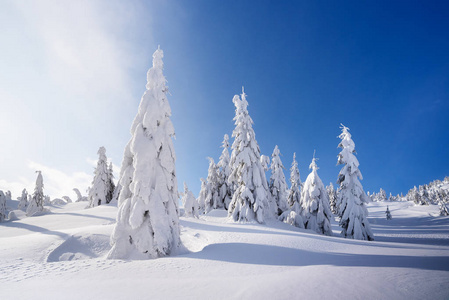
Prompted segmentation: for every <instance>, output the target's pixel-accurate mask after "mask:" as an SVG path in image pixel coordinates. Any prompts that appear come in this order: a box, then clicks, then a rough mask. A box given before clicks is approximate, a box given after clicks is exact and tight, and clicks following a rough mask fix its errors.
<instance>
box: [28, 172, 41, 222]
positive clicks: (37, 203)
mask: <svg viewBox="0 0 449 300" xmlns="http://www.w3.org/2000/svg"><path fill="white" fill-rule="evenodd" d="M36 173H37V178H36V187H35V188H34V193H33V196H32V198H31V201H30V203H29V204H28V207H27V211H26V213H27V216H28V217H31V216H33V215H35V214H38V213H41V212H43V211H44V179H43V178H42V172H41V171H36Z"/></svg>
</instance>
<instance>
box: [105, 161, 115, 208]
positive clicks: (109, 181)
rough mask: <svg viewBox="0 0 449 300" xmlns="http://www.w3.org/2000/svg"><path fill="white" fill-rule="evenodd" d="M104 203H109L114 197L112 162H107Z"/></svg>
mask: <svg viewBox="0 0 449 300" xmlns="http://www.w3.org/2000/svg"><path fill="white" fill-rule="evenodd" d="M106 191H107V193H106V203H109V202H111V201H112V199H113V198H114V193H115V184H114V170H113V169H112V162H111V163H109V168H108V173H107V180H106Z"/></svg>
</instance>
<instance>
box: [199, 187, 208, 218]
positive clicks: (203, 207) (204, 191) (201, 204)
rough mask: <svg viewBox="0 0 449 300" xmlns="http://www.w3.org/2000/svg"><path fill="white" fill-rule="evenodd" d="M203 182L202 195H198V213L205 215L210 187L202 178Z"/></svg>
mask: <svg viewBox="0 0 449 300" xmlns="http://www.w3.org/2000/svg"><path fill="white" fill-rule="evenodd" d="M200 180H201V189H200V194H199V195H198V199H197V203H198V213H199V214H204V213H205V212H206V198H207V195H208V194H209V186H208V185H207V182H206V180H205V179H204V178H200Z"/></svg>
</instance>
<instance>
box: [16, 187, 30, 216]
mask: <svg viewBox="0 0 449 300" xmlns="http://www.w3.org/2000/svg"><path fill="white" fill-rule="evenodd" d="M27 207H28V192H27V190H26V189H23V190H22V197H20V202H19V205H18V207H17V209H20V210H23V211H26V209H27Z"/></svg>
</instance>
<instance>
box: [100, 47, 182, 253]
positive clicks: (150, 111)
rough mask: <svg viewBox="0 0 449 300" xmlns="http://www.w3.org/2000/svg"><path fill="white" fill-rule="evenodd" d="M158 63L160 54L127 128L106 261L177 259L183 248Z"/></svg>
mask: <svg viewBox="0 0 449 300" xmlns="http://www.w3.org/2000/svg"><path fill="white" fill-rule="evenodd" d="M162 58H163V52H162V50H161V49H159V48H158V49H157V50H156V51H155V52H154V54H153V67H152V68H150V69H149V70H148V73H147V84H146V88H147V90H146V91H145V93H144V95H143V96H142V99H141V102H140V105H139V110H138V113H137V115H136V117H135V119H134V122H133V124H132V127H131V135H132V138H131V140H130V141H129V143H128V144H127V145H126V148H125V151H124V156H123V162H122V168H121V170H120V180H119V183H120V185H121V186H122V188H121V192H120V196H119V199H118V207H119V208H118V214H117V224H116V226H115V228H114V230H113V233H112V236H111V243H112V249H111V251H110V252H109V254H108V257H109V258H125V259H147V258H157V257H162V256H167V255H170V254H175V253H176V252H177V251H178V250H179V249H180V247H181V246H182V244H181V240H180V236H179V235H180V232H179V217H178V206H177V201H178V189H177V179H176V170H175V160H176V156H175V150H174V147H173V141H172V138H174V136H175V131H174V128H173V124H172V122H171V120H170V116H171V109H170V105H169V103H168V100H167V96H166V93H167V91H168V88H167V86H166V79H165V77H164V75H163V72H162V70H163V62H162Z"/></svg>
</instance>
